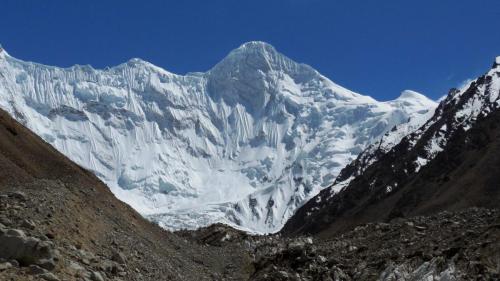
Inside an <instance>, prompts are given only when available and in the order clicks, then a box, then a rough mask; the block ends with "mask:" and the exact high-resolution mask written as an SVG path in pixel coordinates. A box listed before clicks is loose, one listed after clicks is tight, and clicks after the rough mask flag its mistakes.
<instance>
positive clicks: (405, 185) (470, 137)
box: [283, 58, 500, 237]
mask: <svg viewBox="0 0 500 281" xmlns="http://www.w3.org/2000/svg"><path fill="white" fill-rule="evenodd" d="M499 76H500V58H497V59H496V61H495V63H494V65H493V67H492V68H491V69H490V70H489V71H488V72H487V73H486V74H485V75H483V76H481V77H479V78H478V79H476V80H474V81H472V82H471V83H470V84H469V85H467V86H465V87H463V88H462V89H459V90H456V89H454V90H452V91H450V93H449V95H448V96H447V97H446V99H444V100H443V101H442V102H441V103H440V105H439V106H438V107H437V109H436V111H435V113H434V115H433V116H432V117H431V118H430V119H429V120H428V121H427V122H426V123H425V124H424V125H423V126H422V127H420V128H419V129H417V130H416V131H414V132H413V133H411V134H409V135H408V136H406V137H404V138H403V139H402V140H401V142H399V143H398V144H397V145H395V146H394V147H392V148H391V149H389V150H388V151H387V150H386V151H384V149H382V150H377V149H375V150H373V149H372V150H369V151H367V152H366V153H363V154H361V155H360V157H359V158H358V159H357V161H355V162H353V163H352V164H351V165H349V166H348V167H346V169H344V171H343V172H342V173H341V176H340V177H339V178H338V179H337V181H336V184H341V186H340V188H339V187H338V186H337V188H335V187H336V185H334V186H333V187H332V188H330V189H325V190H324V191H322V192H321V193H320V194H319V195H318V196H317V197H316V198H313V199H312V200H310V201H309V202H308V203H307V204H305V205H304V206H303V207H302V208H300V209H299V210H298V212H297V214H296V215H295V216H294V217H293V218H292V219H291V220H290V221H289V222H288V223H287V224H286V226H285V227H284V229H283V233H284V234H288V235H291V234H300V233H315V234H317V235H319V236H320V237H330V236H332V235H334V234H335V233H340V232H344V231H346V230H349V229H352V228H353V227H355V226H356V225H359V224H362V223H366V222H373V221H387V220H390V219H393V218H398V217H406V216H411V215H421V214H432V213H435V212H437V211H440V210H457V209H462V208H466V207H471V206H480V207H490V208H497V207H498V202H500V188H498V183H499V182H500V178H499V175H500V158H499V157H498V155H499V153H500V151H499V147H500V128H499V127H498V124H499V123H500V100H499V95H500V77H499ZM372 152H373V154H372ZM371 158H373V159H374V161H372V162H371V163H370V161H364V159H371ZM358 171H361V172H358ZM344 182H346V183H345V184H342V183H344ZM339 190H340V191H339Z"/></svg>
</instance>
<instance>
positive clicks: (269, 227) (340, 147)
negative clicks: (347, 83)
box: [0, 42, 436, 233]
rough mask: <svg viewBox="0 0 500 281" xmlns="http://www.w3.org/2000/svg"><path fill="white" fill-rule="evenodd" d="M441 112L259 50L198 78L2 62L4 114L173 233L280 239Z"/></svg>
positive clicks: (149, 68)
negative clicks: (413, 127) (346, 179)
mask: <svg viewBox="0 0 500 281" xmlns="http://www.w3.org/2000/svg"><path fill="white" fill-rule="evenodd" d="M435 107H436V103H435V102H433V101H431V100H429V99H427V98H426V97H424V96H423V95H420V94H418V93H415V92H412V91H405V92H404V93H403V94H402V95H401V96H400V97H399V98H398V99H396V100H393V101H387V102H379V101H376V100H374V99H372V98H370V97H367V96H362V95H359V94H357V93H354V92H352V91H349V90H347V89H345V88H343V87H341V86H339V85H337V84H335V83H333V82H332V81H330V80H329V79H327V78H326V77H324V76H322V75H321V74H320V73H318V72H317V71H315V70H314V69H312V68H311V67H309V66H307V65H304V64H299V63H296V62H294V61H292V60H291V59H289V58H287V57H286V56H284V55H282V54H280V53H279V52H277V51H276V50H275V49H274V48H273V47H272V46H270V45H268V44H266V43H263V42H249V43H246V44H243V45H242V46H240V47H239V48H237V49H235V50H233V51H231V52H230V53H229V55H228V56H227V57H226V58H224V59H223V60H222V61H221V62H220V63H218V64H217V65H216V66H214V67H213V68H212V69H210V70H209V71H207V72H205V73H188V74H186V75H176V74H173V73H170V72H167V71H165V70H163V69H161V68H159V67H157V66H154V65H152V64H150V63H148V62H145V61H143V60H140V59H132V60H130V61H128V62H126V63H124V64H121V65H118V66H116V67H112V68H107V69H103V70H97V69H93V68H92V67H90V66H79V65H77V66H73V67H70V68H59V67H52V66H45V65H41V64H36V63H31V62H24V61H21V60H18V59H16V58H13V57H12V56H10V55H9V54H7V52H6V51H5V50H2V51H0V108H2V109H4V110H5V111H7V112H8V113H9V114H11V116H13V117H14V118H15V119H16V120H18V121H19V122H21V123H22V124H24V125H25V126H27V127H28V128H29V129H31V130H32V131H33V132H35V133H36V134H38V135H39V136H40V137H42V138H43V139H44V140H45V141H47V142H48V143H50V144H51V145H52V146H54V147H55V148H56V149H58V150H59V151H60V152H62V153H63V154H64V155H66V156H67V157H69V158H70V159H72V160H73V161H75V162H76V163H77V164H79V165H81V166H82V167H84V168H85V169H88V170H90V171H92V172H93V173H94V174H95V175H96V176H98V177H99V178H100V179H101V180H102V181H103V182H104V183H106V184H107V185H108V186H109V187H110V189H111V191H112V192H113V193H114V194H115V195H116V196H117V197H118V198H119V199H121V200H122V201H124V202H126V203H128V204H129V205H130V206H132V207H133V208H134V209H136V210H137V211H138V212H140V213H141V214H142V215H144V216H146V217H148V218H149V219H151V220H153V221H155V222H157V223H158V224H160V225H161V226H162V227H164V228H167V229H181V228H188V229H193V228H197V227H201V226H206V225H209V224H213V223H216V222H223V223H227V224H230V225H233V226H234V227H238V228H242V229H245V230H249V231H252V232H257V233H269V232H276V231H278V230H279V229H281V227H282V226H283V224H284V223H285V222H286V220H287V219H288V218H289V217H290V216H291V215H292V214H293V213H294V212H295V210H296V208H297V207H299V206H301V205H303V204H304V203H305V202H306V201H307V200H308V199H310V198H312V197H313V196H314V195H316V194H317V193H318V192H320V191H321V190H322V189H324V188H326V187H328V186H329V185H331V183H332V182H333V181H334V179H335V178H336V176H337V175H338V173H339V172H340V170H341V169H342V168H343V167H344V166H345V165H347V164H348V163H350V162H351V161H352V160H354V159H355V158H356V157H357V155H358V154H359V153H360V152H361V151H363V150H364V149H365V148H366V147H367V146H368V145H370V144H372V143H373V142H374V141H376V140H378V139H379V138H380V137H381V136H383V135H384V134H385V133H386V132H388V131H389V130H391V129H392V128H393V127H394V126H397V125H400V124H404V123H407V122H408V120H410V122H412V123H419V122H421V121H425V118H423V117H425V116H427V115H428V114H429V112H433V110H434V109H435Z"/></svg>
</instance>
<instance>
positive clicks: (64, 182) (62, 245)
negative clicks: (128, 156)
mask: <svg viewBox="0 0 500 281" xmlns="http://www.w3.org/2000/svg"><path fill="white" fill-rule="evenodd" d="M251 272H252V267H251V260H250V258H249V256H248V255H246V252H245V250H244V249H243V248H242V247H240V246H238V245H233V246H232V247H231V248H230V249H229V248H220V247H213V246H207V245H198V244H195V243H191V242H189V241H187V240H186V239H184V238H180V237H178V236H177V235H174V234H172V233H169V232H166V231H164V230H162V229H161V228H160V227H158V226H157V225H154V224H152V223H150V222H149V221H147V220H145V219H144V218H142V216H140V215H139V214H138V213H137V212H135V211H134V210H133V209H132V208H130V207H129V206H127V205H126V204H124V203H123V202H121V201H119V200H117V199H116V198H115V197H114V196H113V194H112V193H111V192H110V191H109V189H108V188H107V187H106V185H104V184H103V183H102V182H101V181H99V180H98V179H97V178H96V177H95V176H94V175H93V174H92V173H90V172H88V171H86V170H84V169H82V168H81V167H79V166H78V165H76V164H74V163H72V162H71V161H70V160H69V159H67V158H66V157H65V156H63V155H62V154H60V153H59V152H57V151H56V150H55V149H54V148H53V147H51V146H50V145H49V144H47V143H45V142H43V141H42V140H41V139H40V138H39V137H38V136H36V135H34V134H33V133H31V132H30V131H29V130H28V129H26V128H25V127H23V126H22V125H20V124H18V123H17V122H16V121H14V120H13V119H12V118H10V117H9V115H8V114H7V113H5V112H3V111H0V280H49V281H57V280H93V281H101V280H246V279H247V278H248V276H249V275H250V274H251Z"/></svg>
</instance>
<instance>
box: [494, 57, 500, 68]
mask: <svg viewBox="0 0 500 281" xmlns="http://www.w3.org/2000/svg"><path fill="white" fill-rule="evenodd" d="M498 66H500V56H498V57H496V58H495V62H494V63H493V68H497V67H498Z"/></svg>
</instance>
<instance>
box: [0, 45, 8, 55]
mask: <svg viewBox="0 0 500 281" xmlns="http://www.w3.org/2000/svg"><path fill="white" fill-rule="evenodd" d="M6 55H8V54H7V51H5V49H4V48H3V47H2V44H0V58H3V57H5V56H6Z"/></svg>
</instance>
